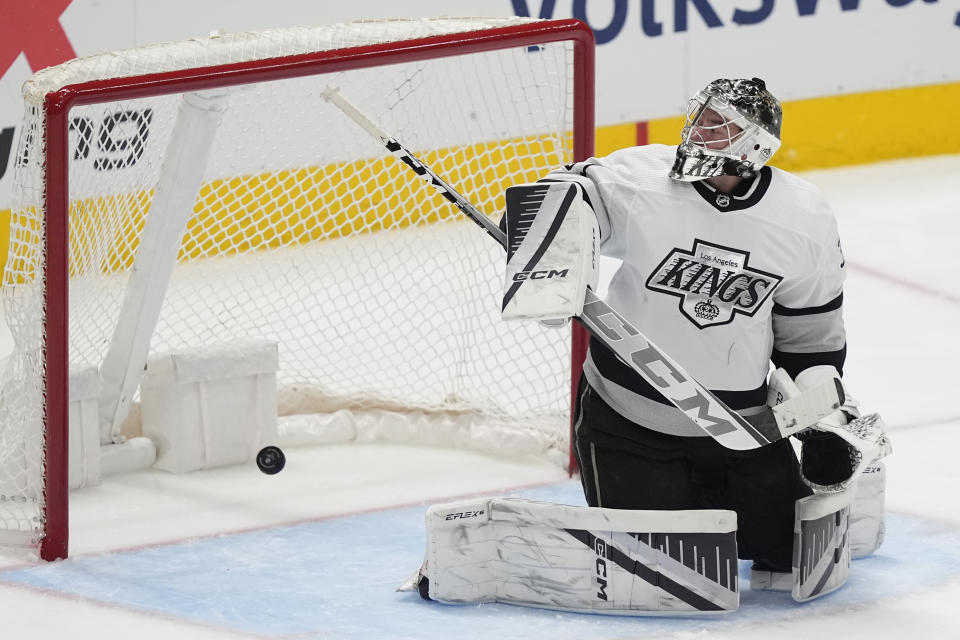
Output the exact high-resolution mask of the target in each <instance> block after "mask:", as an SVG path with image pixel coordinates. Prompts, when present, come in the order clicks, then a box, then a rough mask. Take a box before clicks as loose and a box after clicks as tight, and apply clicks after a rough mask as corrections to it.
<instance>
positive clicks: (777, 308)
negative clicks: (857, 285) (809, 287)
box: [773, 291, 843, 316]
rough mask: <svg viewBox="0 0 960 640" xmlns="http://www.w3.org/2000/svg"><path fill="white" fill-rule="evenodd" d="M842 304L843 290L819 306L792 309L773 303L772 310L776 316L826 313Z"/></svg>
mask: <svg viewBox="0 0 960 640" xmlns="http://www.w3.org/2000/svg"><path fill="white" fill-rule="evenodd" d="M842 306H843V292H842V291H841V292H840V295H838V296H837V297H836V298H834V299H833V300H831V301H830V302H828V303H826V304H822V305H820V306H819V307H804V308H803V309H793V308H791V307H785V306H783V305H782V304H777V303H773V312H774V313H775V314H777V315H778V316H811V315H814V314H817V313H827V312H828V311H836V310H837V309H839V308H840V307H842Z"/></svg>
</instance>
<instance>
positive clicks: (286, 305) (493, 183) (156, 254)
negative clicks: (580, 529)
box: [0, 18, 594, 560]
mask: <svg viewBox="0 0 960 640" xmlns="http://www.w3.org/2000/svg"><path fill="white" fill-rule="evenodd" d="M593 47H594V41H593V35H592V33H591V32H590V30H589V28H588V27H586V25H584V24H583V23H581V22H579V21H576V20H535V19H525V18H491V19H478V18H464V19H459V18H438V19H423V20H421V19H413V20H377V21H361V22H357V23H348V24H339V25H325V26H318V27H295V28H288V29H273V30H267V31H262V32H250V33H240V34H226V35H223V34H212V35H211V36H210V37H208V38H199V39H194V40H189V41H183V42H178V43H165V44H158V45H148V46H145V47H140V48H137V49H132V50H129V51H124V52H114V53H110V54H104V55H97V56H91V57H88V58H80V59H76V60H72V61H69V62H67V63H64V64H63V65H59V66H58V67H53V68H50V69H45V70H43V71H40V72H38V73H37V74H35V76H34V77H33V78H32V79H31V80H30V81H28V82H27V83H26V84H25V86H24V102H25V115H24V126H23V127H22V128H21V137H20V142H19V146H18V149H17V157H16V158H17V160H16V166H15V182H14V207H13V211H12V215H11V233H10V249H9V256H8V261H7V265H6V269H5V272H4V281H3V303H4V310H5V314H6V317H7V322H8V325H9V328H10V331H11V334H12V335H13V337H14V343H15V347H14V351H13V352H12V354H11V355H10V357H9V358H8V359H7V361H6V363H5V365H4V370H3V371H2V373H0V375H2V378H0V385H2V386H0V401H2V404H3V406H4V412H3V414H4V415H3V416H0V545H14V546H21V547H30V546H35V547H39V554H40V557H41V558H43V559H45V560H53V559H57V558H65V557H66V556H67V549H68V517H67V514H68V457H69V456H68V443H69V441H68V438H69V434H70V428H69V413H70V406H71V397H70V394H69V387H70V381H71V380H74V379H78V378H75V375H77V374H80V373H82V372H87V373H89V372H90V371H91V367H92V368H93V369H92V370H93V371H95V372H97V373H98V374H99V375H98V376H96V377H97V378H98V384H99V386H100V387H101V390H100V392H99V396H98V398H97V402H98V406H99V415H100V418H99V420H100V425H99V429H100V438H101V443H102V444H107V443H109V442H110V441H111V439H112V438H115V437H116V436H117V435H118V434H122V435H127V434H126V431H125V429H127V428H129V424H130V423H129V420H128V418H129V414H131V405H132V404H133V403H135V402H136V399H137V398H138V396H137V393H138V392H137V391H136V388H137V384H138V381H139V376H140V375H141V374H142V371H143V366H144V364H145V363H146V361H147V359H148V358H150V357H152V356H153V355H155V354H158V353H166V352H170V351H177V350H183V349H187V350H189V349H196V348H204V347H207V346H209V345H211V344H220V343H224V344H232V343H233V341H243V340H255V339H267V340H273V341H276V342H277V343H278V345H279V353H280V368H279V370H278V372H277V384H278V405H279V406H278V412H279V413H280V414H281V415H284V414H289V413H293V414H296V413H306V412H310V411H318V410H319V411H330V410H332V408H331V407H334V408H335V407H337V406H346V407H354V408H364V407H370V406H382V407H387V408H398V407H402V408H405V409H410V410H412V411H414V412H427V413H429V412H441V413H442V412H454V413H470V412H478V413H479V414H482V415H489V416H492V419H495V420H499V421H500V422H502V424H504V425H507V427H505V429H506V431H505V432H504V433H506V434H507V435H501V439H500V442H501V446H504V447H512V446H514V444H515V443H516V442H519V441H520V440H522V439H523V437H525V436H526V435H528V434H525V433H521V432H522V431H523V430H524V429H533V431H536V432H537V434H538V435H537V437H540V438H545V439H546V440H548V441H550V442H548V446H553V447H555V448H556V447H560V448H561V450H562V453H563V456H564V457H568V456H569V409H570V406H571V403H572V401H573V393H574V389H573V387H572V385H571V384H570V377H571V376H572V377H573V378H576V377H577V376H578V375H579V367H580V365H581V364H582V361H583V357H584V353H585V350H586V336H585V334H584V333H583V330H582V329H580V328H579V327H574V329H573V331H572V334H573V335H572V336H570V335H569V334H565V332H554V331H545V330H543V329H542V328H540V327H538V326H536V323H532V324H529V323H518V324H514V323H510V324H507V323H502V322H500V321H499V309H498V308H497V300H498V295H499V289H500V286H501V282H500V279H501V278H502V269H501V268H500V266H499V265H500V264H502V259H503V258H502V250H501V248H500V247H499V246H497V245H496V243H494V242H492V241H490V240H489V238H487V237H486V236H485V234H484V233H482V232H481V231H479V230H478V229H476V228H475V227H474V226H473V225H472V223H470V222H469V221H465V220H461V218H462V216H461V215H460V214H459V212H457V211H456V210H455V209H454V208H453V207H452V206H451V205H450V204H449V203H447V202H446V201H444V200H443V199H442V198H441V197H440V196H439V195H438V194H436V193H435V192H434V191H433V190H432V189H430V188H429V187H428V186H427V185H425V184H424V183H422V182H418V181H417V179H416V177H415V176H411V175H410V173H409V172H408V171H406V170H405V169H404V168H403V167H402V166H401V165H400V164H399V162H398V161H397V160H396V159H394V158H390V157H388V156H386V153H385V152H384V151H383V149H382V148H380V147H378V145H376V144H375V143H373V142H372V141H371V140H370V139H369V138H368V137H367V136H366V134H365V133H364V132H363V131H361V130H359V128H357V127H356V125H354V124H353V123H351V122H349V121H348V120H347V119H346V118H344V117H343V116H342V114H337V113H336V112H335V110H334V109H333V108H332V107H331V106H329V105H325V104H324V103H323V101H322V100H320V99H319V94H320V92H321V91H322V90H323V88H324V87H325V86H328V85H335V86H338V87H339V88H340V89H341V90H342V91H343V93H344V95H347V96H349V97H350V98H351V99H352V100H353V101H354V102H356V103H357V104H358V105H359V106H361V107H363V108H364V109H365V110H366V111H367V112H368V113H370V114H372V115H373V117H375V118H378V119H379V120H380V121H381V122H382V123H383V125H384V127H385V128H388V129H389V130H390V131H391V132H393V133H394V134H395V135H397V137H398V138H399V139H400V140H402V142H403V143H404V144H405V145H406V146H408V147H409V148H411V149H413V150H415V151H416V152H417V153H418V155H419V156H420V157H421V158H422V159H423V160H424V162H427V163H428V164H430V166H431V167H432V168H433V169H434V170H435V171H437V172H438V173H440V174H442V175H443V176H444V178H445V179H446V180H447V181H448V182H450V183H451V184H452V185H454V186H455V187H456V188H457V189H458V190H460V192H461V193H463V194H464V195H465V196H467V197H468V198H470V199H471V201H473V202H474V203H475V204H476V205H477V206H478V207H479V208H480V209H481V210H484V211H486V212H487V213H489V214H494V213H499V212H500V211H502V207H503V203H502V197H503V195H502V194H503V191H504V189H505V188H506V186H509V185H510V184H516V183H519V182H527V181H533V180H536V179H537V178H538V177H540V176H541V175H542V174H543V173H544V172H546V171H547V170H549V169H550V168H553V167H555V166H558V165H560V164H564V163H567V162H571V161H574V160H582V159H585V158H587V157H588V156H590V155H591V154H592V153H593V127H594V122H593V96H594V78H593V73H594V51H593ZM148 214H149V215H148ZM411 256H412V259H411ZM411 262H413V264H414V266H412V267H411V266H409V265H410V263H411ZM314 264H320V265H322V266H319V267H316V266H312V265H314ZM158 291H159V292H160V293H161V295H160V296H159V300H158V299H157V298H158V296H157V295H156V292H158ZM438 301H439V302H438ZM440 302H446V303H447V307H449V308H441V307H440V306H437V305H439V304H440ZM401 303H402V304H401ZM343 309H346V310H348V311H349V312H350V313H351V314H352V315H349V314H348V313H347V312H345V311H342V310H343ZM364 322H367V324H369V326H365V325H364ZM401 343H402V344H401ZM353 347H356V349H355V348H353ZM490 359H492V361H493V364H492V365H491V364H489V363H488V362H487V360H490ZM559 360H565V361H563V362H561V363H559V364H558V361H559ZM571 362H572V369H573V371H571V365H570V363H571ZM561 378H562V379H561ZM86 379H87V380H89V376H88V377H87V378H86ZM558 381H559V382H558ZM87 386H89V385H87ZM299 392H302V393H299ZM318 399H319V400H318ZM317 402H319V405H320V406H319V408H318V407H317V406H314V405H316V404H317ZM311 403H313V404H311ZM338 403H339V404H338ZM558 416H560V418H561V420H562V424H561V426H560V427H559V428H558V427H557V426H556V425H557V417H558ZM541 422H542V424H543V425H552V426H542V425H541ZM510 425H514V426H516V428H517V429H518V430H519V431H518V432H516V433H510V431H509V429H510V428H511V427H510ZM531 425H533V426H532V427H531ZM511 438H512V440H511Z"/></svg>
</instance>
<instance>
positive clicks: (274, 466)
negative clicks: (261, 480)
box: [257, 445, 287, 476]
mask: <svg viewBox="0 0 960 640" xmlns="http://www.w3.org/2000/svg"><path fill="white" fill-rule="evenodd" d="M286 463H287V457H286V456H285V455H283V451H281V450H280V447H275V446H273V445H270V446H269V447H264V448H263V449H260V453H258V454H257V467H259V468H260V471H263V472H264V473H265V474H267V475H268V476H272V475H273V474H275V473H280V472H281V471H282V470H283V465H285V464H286Z"/></svg>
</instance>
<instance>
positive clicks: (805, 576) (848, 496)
mask: <svg viewBox="0 0 960 640" xmlns="http://www.w3.org/2000/svg"><path fill="white" fill-rule="evenodd" d="M852 498H853V492H852V491H845V492H841V493H825V494H815V495H812V496H807V497H806V498H801V499H799V500H797V503H796V511H795V514H796V519H795V524H794V530H793V570H792V573H793V599H794V600H796V601H797V602H804V601H806V600H813V599H815V598H819V597H821V596H824V595H826V594H828V593H830V592H832V591H835V590H836V589H839V588H840V587H842V586H843V585H844V584H845V583H846V581H847V578H848V577H849V576H850V535H849V529H850V502H851V500H852Z"/></svg>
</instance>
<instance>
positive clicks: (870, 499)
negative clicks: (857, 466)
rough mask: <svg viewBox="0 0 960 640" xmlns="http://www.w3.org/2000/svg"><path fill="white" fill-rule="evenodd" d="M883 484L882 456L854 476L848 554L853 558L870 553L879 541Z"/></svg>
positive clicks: (883, 532) (882, 516)
mask: <svg viewBox="0 0 960 640" xmlns="http://www.w3.org/2000/svg"><path fill="white" fill-rule="evenodd" d="M886 484H887V469H886V467H885V466H884V464H883V461H882V460H875V461H874V462H873V464H871V465H869V466H867V467H866V468H865V469H864V470H863V473H861V474H860V476H859V477H858V478H857V483H856V485H855V486H854V489H853V491H854V494H853V502H852V503H851V505H850V554H851V556H852V557H853V558H854V559H856V558H863V557H865V556H868V555H870V554H871V553H873V552H874V551H876V550H877V549H878V548H879V547H880V545H881V544H883V538H884V534H885V527H884V494H885V492H886Z"/></svg>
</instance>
